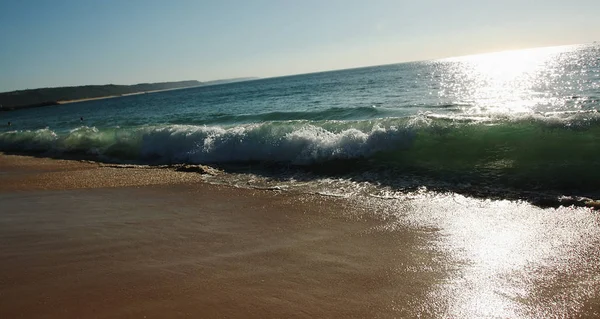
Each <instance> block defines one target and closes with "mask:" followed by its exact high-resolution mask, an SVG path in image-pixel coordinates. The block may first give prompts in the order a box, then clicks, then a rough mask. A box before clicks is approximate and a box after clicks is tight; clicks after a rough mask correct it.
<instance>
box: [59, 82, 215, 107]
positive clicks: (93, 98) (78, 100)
mask: <svg viewBox="0 0 600 319" xmlns="http://www.w3.org/2000/svg"><path fill="white" fill-rule="evenodd" d="M200 86H204V85H198V86H186V87H180V88H173V89H164V90H152V91H141V92H133V93H126V94H120V95H108V96H99V97H91V98H85V99H76V100H61V101H56V103H57V104H59V105H62V104H71V103H79V102H87V101H95V100H106V99H114V98H119V97H126V96H132V95H141V94H150V93H158V92H165V91H175V90H183V89H191V88H195V87H200Z"/></svg>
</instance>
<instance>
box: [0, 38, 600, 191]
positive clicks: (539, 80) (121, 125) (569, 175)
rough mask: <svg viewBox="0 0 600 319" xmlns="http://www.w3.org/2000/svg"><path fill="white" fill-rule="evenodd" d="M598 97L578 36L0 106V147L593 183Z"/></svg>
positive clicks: (325, 170)
mask: <svg viewBox="0 0 600 319" xmlns="http://www.w3.org/2000/svg"><path fill="white" fill-rule="evenodd" d="M599 109H600V46H598V45H595V44H588V45H577V46H567V47H554V48H541V49H532V50H522V51H510V52H500V53H493V54H484V55H476V56H467V57H460V58H451V59H444V60H435V61H424V62H412V63H402V64H395V65H385V66H376V67H368V68H360V69H351V70H341V71H333V72H323V73H314V74H306V75H296V76H288V77H280V78H270V79H261V80H254V81H248V82H241V83H231V84H224V85H215V86H206V87H197V88H189V89H182V90H174V91H166V92H159V93H149V94H141V95H134V96H126V97H121V98H114V99H106V100H96V101H88V102H79V103H73V104H66V105H60V106H51V107H42V108H35V109H24V110H18V111H13V112H1V113H0V119H1V120H2V122H3V123H6V122H8V121H10V122H12V126H10V127H9V126H6V125H4V126H0V150H2V151H9V152H33V153H36V154H42V155H47V156H55V157H56V156H58V157H61V156H66V155H69V156H72V155H84V156H86V157H92V158H95V159H97V160H100V161H106V162H117V163H139V164H173V163H200V164H213V165H217V166H219V165H229V164H236V165H242V166H243V165H254V166H255V167H256V166H257V165H259V166H262V167H264V168H267V170H268V169H271V173H269V174H274V175H276V173H273V172H274V171H273V170H275V171H277V172H279V171H278V170H280V169H281V167H285V168H286V169H288V170H289V169H291V168H295V169H298V170H300V171H302V172H307V171H308V172H309V173H311V174H313V173H314V174H326V175H335V176H353V178H355V177H356V176H357V174H360V175H361V176H365V174H367V173H373V174H371V175H369V176H378V177H372V178H371V179H370V182H372V183H381V181H382V180H383V179H385V180H386V181H387V182H386V183H388V184H393V183H392V182H390V181H395V182H402V181H406V180H409V179H410V180H413V181H414V180H418V181H419V182H418V183H424V182H423V181H424V180H427V181H436V182H439V185H458V184H460V185H467V186H465V187H470V188H472V189H480V188H481V187H502V188H509V189H512V190H517V191H521V192H525V191H531V190H536V191H537V190H540V191H553V192H554V191H558V192H559V193H561V194H575V195H578V194H583V195H589V194H596V193H597V192H598V191H599V190H600V116H599V115H598V110H599ZM80 117H83V118H84V121H83V122H82V121H80ZM375 172H376V173H377V174H375ZM418 183H417V184H418ZM428 183H430V184H431V182H428Z"/></svg>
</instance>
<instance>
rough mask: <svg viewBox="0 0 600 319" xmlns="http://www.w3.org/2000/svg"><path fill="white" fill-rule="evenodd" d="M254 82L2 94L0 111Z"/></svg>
mask: <svg viewBox="0 0 600 319" xmlns="http://www.w3.org/2000/svg"><path fill="white" fill-rule="evenodd" d="M255 79H257V78H235V79H225V80H216V81H208V82H199V81H196V80H191V81H179V82H161V83H140V84H134V85H114V84H107V85H84V86H72V87H55V88H39V89H28V90H20V91H12V92H4V93H0V111H14V110H19V109H28V108H35V107H42V106H52V105H62V104H70V103H78V102H86V101H94V100H104V99H113V98H118V97H125V96H131V95H139V94H149V93H157V92H164V91H171V90H180V89H189V88H194V87H200V86H211V85H219V84H227V83H234V82H243V81H249V80H255Z"/></svg>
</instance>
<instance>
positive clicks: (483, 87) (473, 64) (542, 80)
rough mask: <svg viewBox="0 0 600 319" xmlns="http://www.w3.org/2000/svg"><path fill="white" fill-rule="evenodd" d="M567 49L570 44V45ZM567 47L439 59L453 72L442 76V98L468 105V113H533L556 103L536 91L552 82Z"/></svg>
mask: <svg viewBox="0 0 600 319" xmlns="http://www.w3.org/2000/svg"><path fill="white" fill-rule="evenodd" d="M567 48H568V47H567ZM563 51H565V47H552V48H542V49H527V50H518V51H503V52H496V53H487V54H480V55H471V56H464V57H458V58H451V59H444V60H440V61H439V62H440V63H441V64H442V65H444V66H445V67H446V68H448V69H449V70H451V71H452V72H446V74H449V75H446V76H442V82H441V83H442V84H441V90H440V93H439V94H440V96H441V97H452V98H458V99H459V100H461V101H462V102H464V104H466V105H469V106H468V107H465V108H464V109H463V111H464V112H465V113H467V114H484V113H531V112H535V111H538V110H537V109H536V106H540V105H550V104H553V103H554V101H553V100H552V97H551V96H547V95H542V94H538V93H536V88H538V87H542V86H545V85H548V84H549V81H552V79H553V77H554V76H555V75H556V73H557V71H560V70H557V67H558V66H557V60H558V57H559V56H560V54H561V52H563Z"/></svg>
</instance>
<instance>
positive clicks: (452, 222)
mask: <svg viewBox="0 0 600 319" xmlns="http://www.w3.org/2000/svg"><path fill="white" fill-rule="evenodd" d="M200 177H201V175H200V174H198V173H194V172H179V171H174V170H170V169H150V168H141V167H138V168H136V167H127V168H122V167H121V168H120V167H111V166H106V165H99V164H97V163H92V162H83V161H67V160H55V159H48V158H35V157H24V156H16V155H1V156H0V203H1V213H0V283H1V284H0V297H1V298H0V317H3V318H165V317H170V318H173V317H178V318H198V317H202V318H276V317H292V318H310V317H329V318H331V317H355V318H364V317H380V318H392V317H405V318H406V317H427V318H429V317H438V318H444V317H455V318H458V317H462V318H469V317H511V318H517V317H522V318H545V317H556V316H561V317H577V316H581V317H596V316H598V315H600V307H599V305H600V298H599V296H600V288H598V287H599V285H598V283H599V282H600V266H599V265H598V263H597V260H598V258H599V257H600V253H599V250H600V249H599V248H598V247H600V246H598V243H599V238H600V236H599V233H600V231H599V228H600V223H599V218H598V213H597V212H595V211H593V210H590V209H571V210H570V211H569V209H567V208H560V209H557V210H553V209H552V210H542V209H538V208H535V207H530V206H528V204H524V203H512V202H507V201H500V202H496V203H490V202H489V201H476V200H472V199H468V198H465V197H460V196H453V197H444V196H438V197H431V196H429V197H427V196H417V195H415V196H412V197H411V196H407V198H406V199H404V200H401V201H394V202H390V201H364V200H361V201H353V200H348V199H344V198H332V197H327V196H321V195H314V194H297V193H286V192H282V191H273V190H257V189H250V188H248V189H245V188H234V187H231V186H224V185H211V184H208V183H206V182H204V181H202V180H201V178H200ZM465 205H466V206H470V208H472V209H469V210H464V207H465ZM459 207H462V208H463V209H462V210H461V209H459ZM525 214H526V215H527V217H524V215H525Z"/></svg>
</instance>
